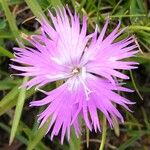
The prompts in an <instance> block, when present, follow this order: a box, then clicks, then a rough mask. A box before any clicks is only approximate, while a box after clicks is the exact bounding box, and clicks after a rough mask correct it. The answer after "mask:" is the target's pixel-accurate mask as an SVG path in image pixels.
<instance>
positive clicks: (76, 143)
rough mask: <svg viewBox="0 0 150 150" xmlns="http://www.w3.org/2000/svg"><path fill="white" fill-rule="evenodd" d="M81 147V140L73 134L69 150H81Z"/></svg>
mask: <svg viewBox="0 0 150 150" xmlns="http://www.w3.org/2000/svg"><path fill="white" fill-rule="evenodd" d="M80 145H81V139H80V138H77V136H76V135H75V132H72V133H71V138H70V145H69V146H70V147H69V150H80V149H81V147H80Z"/></svg>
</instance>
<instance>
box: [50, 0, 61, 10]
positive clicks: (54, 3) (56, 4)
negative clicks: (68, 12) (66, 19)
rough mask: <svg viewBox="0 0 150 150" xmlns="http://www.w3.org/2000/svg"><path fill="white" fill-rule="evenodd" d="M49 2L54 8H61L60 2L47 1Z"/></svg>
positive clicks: (55, 0) (59, 0) (57, 0)
mask: <svg viewBox="0 0 150 150" xmlns="http://www.w3.org/2000/svg"><path fill="white" fill-rule="evenodd" d="M49 2H50V3H51V4H52V6H53V7H54V8H57V7H62V6H63V5H62V3H61V0H49Z"/></svg>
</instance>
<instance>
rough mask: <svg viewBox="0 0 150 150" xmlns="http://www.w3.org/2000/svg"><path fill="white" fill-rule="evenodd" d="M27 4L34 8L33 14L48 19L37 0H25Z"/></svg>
mask: <svg viewBox="0 0 150 150" xmlns="http://www.w3.org/2000/svg"><path fill="white" fill-rule="evenodd" d="M25 1H26V3H27V5H28V6H29V7H30V9H31V10H32V12H33V14H34V15H35V16H36V17H37V18H39V19H43V18H45V19H46V16H45V14H44V13H43V11H42V8H41V6H40V5H39V3H38V1H37V0H25Z"/></svg>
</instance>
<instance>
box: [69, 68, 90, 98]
mask: <svg viewBox="0 0 150 150" xmlns="http://www.w3.org/2000/svg"><path fill="white" fill-rule="evenodd" d="M72 74H73V76H78V79H79V80H78V81H76V82H78V83H79V84H80V83H81V84H82V85H83V88H84V92H85V95H86V100H89V94H90V93H92V91H91V90H90V89H89V88H88V87H87V85H86V80H85V79H86V76H87V72H86V68H85V67H81V68H79V67H75V68H74V69H73V70H72ZM77 85H78V84H77ZM72 86H73V84H72Z"/></svg>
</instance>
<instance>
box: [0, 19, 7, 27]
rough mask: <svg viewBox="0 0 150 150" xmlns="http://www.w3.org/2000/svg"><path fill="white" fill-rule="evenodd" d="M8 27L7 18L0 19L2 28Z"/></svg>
mask: <svg viewBox="0 0 150 150" xmlns="http://www.w3.org/2000/svg"><path fill="white" fill-rule="evenodd" d="M5 27H6V21H5V20H3V19H2V20H0V29H4V28H5Z"/></svg>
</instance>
